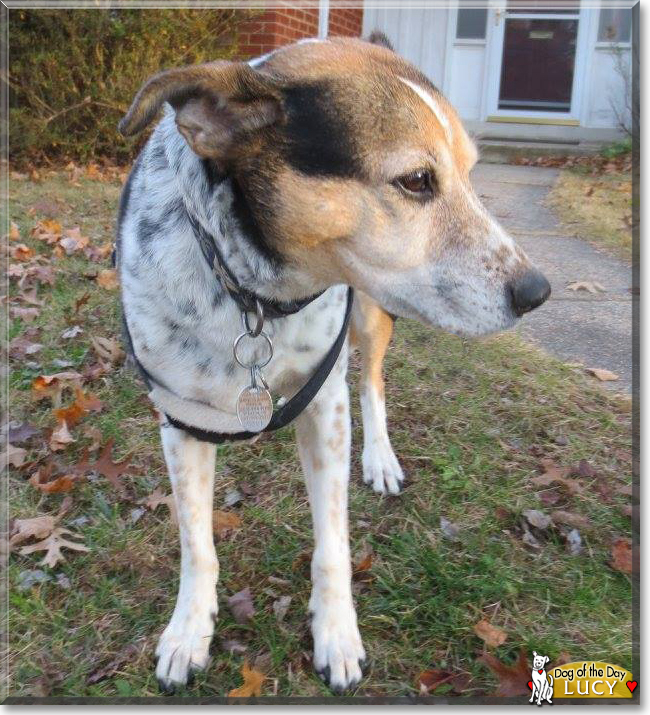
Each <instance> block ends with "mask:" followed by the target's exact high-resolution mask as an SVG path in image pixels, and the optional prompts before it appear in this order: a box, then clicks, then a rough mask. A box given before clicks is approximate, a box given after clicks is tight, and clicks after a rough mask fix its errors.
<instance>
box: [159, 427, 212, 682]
mask: <svg viewBox="0 0 650 715" xmlns="http://www.w3.org/2000/svg"><path fill="white" fill-rule="evenodd" d="M160 433H161V438H162V444H163V451H164V453H165V460H166V462H167V468H168V469H169V476H170V479H171V483H172V488H173V491H174V501H175V504H176V511H177V514H178V526H179V530H180V539H181V577H180V584H179V589H178V599H177V601H176V608H175V609H174V613H173V615H172V617H171V620H170V622H169V625H168V626H167V628H165V631H164V633H163V634H162V636H161V638H160V641H159V642H158V647H157V648H156V656H157V658H158V664H157V666H156V677H157V678H158V682H159V684H160V686H161V688H162V689H163V690H165V691H166V692H173V691H174V689H175V687H176V686H179V685H184V684H185V683H187V681H188V679H190V678H191V675H192V673H193V671H196V670H201V669H202V668H205V666H206V665H207V663H208V648H209V646H210V641H211V639H212V633H213V631H214V620H215V618H216V616H217V593H216V582H217V578H218V575H219V562H218V561H217V554H216V551H215V548H214V541H213V537H212V496H213V487H214V461H215V454H216V447H215V446H214V445H212V444H208V443H206V442H199V441H197V440H195V439H194V438H193V437H190V436H189V435H188V434H186V433H185V432H183V431H181V430H177V429H176V428H174V427H172V426H171V425H169V424H166V423H165V424H163V425H162V427H161V430H160Z"/></svg>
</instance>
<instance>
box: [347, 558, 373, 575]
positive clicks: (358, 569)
mask: <svg viewBox="0 0 650 715" xmlns="http://www.w3.org/2000/svg"><path fill="white" fill-rule="evenodd" d="M371 568H372V553H367V554H366V555H365V556H364V557H363V558H362V559H361V560H360V561H359V562H358V563H356V564H355V565H354V566H353V567H352V573H353V574H355V573H357V574H358V573H363V572H364V571H370V569H371Z"/></svg>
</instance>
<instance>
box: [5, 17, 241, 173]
mask: <svg viewBox="0 0 650 715" xmlns="http://www.w3.org/2000/svg"><path fill="white" fill-rule="evenodd" d="M249 15H250V13H249V12H247V11H246V12H245V11H241V10H184V9H183V10H179V9H173V10H99V9H93V10H22V9H21V10H12V11H11V12H10V13H9V37H10V62H9V86H10V99H9V102H10V108H9V122H10V145H9V151H10V158H11V161H12V163H13V164H14V165H20V164H26V163H28V162H40V161H43V160H45V161H47V160H60V159H73V160H76V161H87V160H88V159H89V158H91V157H92V158H97V157H106V158H109V159H111V160H116V161H128V160H129V159H131V158H132V157H133V154H134V152H135V150H136V149H137V146H139V144H141V142H142V139H140V140H139V142H138V143H135V142H132V141H131V142H127V141H126V140H125V139H124V138H123V137H121V136H120V135H119V134H118V132H117V129H116V126H117V123H118V121H119V119H120V118H121V116H122V115H123V113H124V112H125V111H126V109H127V108H128V106H129V104H130V102H131V99H132V98H133V95H134V94H135V92H136V91H137V90H138V88H139V87H140V85H141V84H142V82H143V81H144V80H145V79H146V78H147V77H149V76H150V75H152V74H154V73H156V72H158V71H160V70H162V69H165V68H168V67H172V66H178V65H184V64H193V63H197V62H206V61H209V60H214V59H228V58H230V57H232V56H233V55H234V53H235V52H236V48H237V26H238V24H239V23H240V22H241V20H242V19H245V18H246V17H248V16H249Z"/></svg>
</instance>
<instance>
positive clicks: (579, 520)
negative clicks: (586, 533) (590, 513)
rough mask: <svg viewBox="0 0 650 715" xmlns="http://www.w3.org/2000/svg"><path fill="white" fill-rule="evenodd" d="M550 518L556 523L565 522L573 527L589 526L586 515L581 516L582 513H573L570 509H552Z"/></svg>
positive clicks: (583, 527)
mask: <svg viewBox="0 0 650 715" xmlns="http://www.w3.org/2000/svg"><path fill="white" fill-rule="evenodd" d="M551 519H553V521H554V522H555V523H556V524H566V525H567V526H571V527H573V528H574V529H588V528H589V519H587V517H586V516H582V514H574V513H573V512H571V511H562V510H561V509H558V510H557V511H552V512H551Z"/></svg>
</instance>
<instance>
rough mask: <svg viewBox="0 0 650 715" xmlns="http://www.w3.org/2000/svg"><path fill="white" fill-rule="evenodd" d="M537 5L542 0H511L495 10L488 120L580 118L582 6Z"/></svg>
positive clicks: (560, 120) (563, 120)
mask: <svg viewBox="0 0 650 715" xmlns="http://www.w3.org/2000/svg"><path fill="white" fill-rule="evenodd" d="M536 4H541V3H536V2H535V0H530V2H522V0H506V1H505V2H500V3H499V5H498V6H497V7H496V9H494V10H493V11H492V13H491V15H492V22H493V28H492V33H491V45H492V46H491V52H490V61H489V62H490V64H489V68H488V82H489V92H488V107H487V109H488V115H489V116H488V119H494V120H496V121H498V119H499V118H501V120H502V121H504V120H505V118H512V119H513V120H516V119H517V118H519V119H522V118H526V117H528V118H538V119H546V120H548V122H547V121H545V122H544V123H553V120H556V121H557V123H558V124H564V123H575V121H573V120H576V119H577V114H578V105H579V101H578V100H579V98H578V97H577V91H576V90H577V85H578V83H577V82H576V75H577V74H578V71H579V69H580V67H579V63H580V60H581V58H582V52H581V43H580V35H581V34H582V35H584V32H583V33H581V32H580V29H581V28H580V25H581V23H580V16H581V13H580V9H579V7H577V6H576V7H575V8H574V9H560V10H555V9H554V10H548V9H537V8H536V7H535V5H536ZM490 115H491V116H490ZM567 120H569V122H567Z"/></svg>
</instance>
